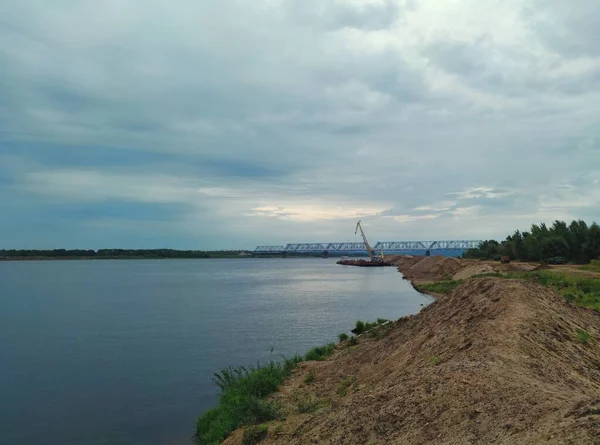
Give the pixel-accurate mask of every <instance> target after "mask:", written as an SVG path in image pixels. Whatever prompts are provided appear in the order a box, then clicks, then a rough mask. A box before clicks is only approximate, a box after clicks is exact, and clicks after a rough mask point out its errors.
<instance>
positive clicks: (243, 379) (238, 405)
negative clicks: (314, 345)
mask: <svg viewBox="0 0 600 445" xmlns="http://www.w3.org/2000/svg"><path fill="white" fill-rule="evenodd" d="M300 361H302V358H301V357H298V356H295V357H292V358H291V359H287V360H285V361H284V362H282V363H278V362H274V361H271V362H269V363H267V364H265V365H259V366H256V367H248V368H246V367H242V366H239V367H229V368H225V369H223V370H222V371H221V372H219V373H216V374H215V375H214V379H213V380H214V382H215V384H216V385H217V386H218V387H219V388H221V396H220V401H219V405H218V406H217V407H215V408H213V409H211V410H208V411H207V412H206V413H204V414H203V415H202V416H200V418H198V421H197V422H196V434H195V436H194V437H195V440H196V443H198V444H202V445H213V444H219V443H221V442H222V441H223V440H224V439H225V438H226V437H227V436H228V435H229V434H230V433H231V432H232V431H233V430H235V429H236V428H239V427H240V426H242V425H251V424H257V423H262V422H266V421H268V420H274V419H277V418H278V417H279V406H278V405H277V403H275V402H272V401H269V400H266V399H265V398H266V397H267V396H268V395H270V394H272V393H274V392H275V391H277V388H278V387H279V385H281V383H283V381H284V380H285V379H286V378H287V377H288V376H289V375H290V373H291V371H292V369H294V368H295V367H296V365H297V364H298V363H299V362H300Z"/></svg>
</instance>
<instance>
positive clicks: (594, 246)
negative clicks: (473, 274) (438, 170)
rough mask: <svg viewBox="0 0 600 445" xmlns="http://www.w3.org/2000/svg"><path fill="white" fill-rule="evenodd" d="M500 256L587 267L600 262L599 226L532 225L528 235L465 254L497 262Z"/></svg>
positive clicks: (575, 223) (579, 223) (487, 243)
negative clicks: (562, 261)
mask: <svg viewBox="0 0 600 445" xmlns="http://www.w3.org/2000/svg"><path fill="white" fill-rule="evenodd" d="M499 255H506V256H509V257H510V258H511V259H513V260H521V261H545V260H547V259H548V258H553V257H564V258H566V259H567V261H573V262H576V263H581V264H585V263H588V262H589V261H590V260H593V259H598V258H600V226H598V224H596V223H593V224H591V225H590V226H588V225H587V224H586V223H585V221H581V220H579V221H572V222H571V224H570V225H568V226H567V223H565V222H564V221H555V222H554V223H553V224H552V227H547V226H546V225H545V224H544V223H542V224H540V225H539V226H538V225H536V224H533V225H532V226H531V230H530V231H529V232H520V231H518V230H517V231H516V232H515V233H513V234H512V235H510V236H508V237H507V238H506V240H504V241H502V243H498V242H497V241H494V240H489V241H485V242H483V244H482V245H481V246H479V248H478V249H469V250H467V251H466V252H465V254H464V256H465V257H466V258H480V259H488V260H491V259H496V258H497V257H498V256H499Z"/></svg>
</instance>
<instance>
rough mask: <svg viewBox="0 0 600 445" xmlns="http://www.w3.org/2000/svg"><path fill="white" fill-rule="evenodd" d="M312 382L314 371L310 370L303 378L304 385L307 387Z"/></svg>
mask: <svg viewBox="0 0 600 445" xmlns="http://www.w3.org/2000/svg"><path fill="white" fill-rule="evenodd" d="M314 381H315V370H314V369H311V370H310V371H308V374H306V376H305V377H304V383H306V384H307V385H310V384H311V383H313V382H314Z"/></svg>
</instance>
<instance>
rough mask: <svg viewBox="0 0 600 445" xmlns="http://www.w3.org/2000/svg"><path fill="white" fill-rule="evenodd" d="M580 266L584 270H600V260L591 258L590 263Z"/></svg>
mask: <svg viewBox="0 0 600 445" xmlns="http://www.w3.org/2000/svg"><path fill="white" fill-rule="evenodd" d="M581 268H582V269H584V270H589V271H591V272H600V260H592V261H591V262H590V264H586V265H585V266H581Z"/></svg>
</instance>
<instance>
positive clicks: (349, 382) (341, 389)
mask: <svg viewBox="0 0 600 445" xmlns="http://www.w3.org/2000/svg"><path fill="white" fill-rule="evenodd" d="M350 387H353V388H354V389H355V391H356V390H357V389H358V381H357V380H356V377H354V376H347V377H344V378H343V379H342V381H341V382H340V383H339V384H338V386H337V388H336V390H335V392H336V393H337V395H338V396H340V397H345V396H347V395H348V390H349V389H350Z"/></svg>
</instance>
